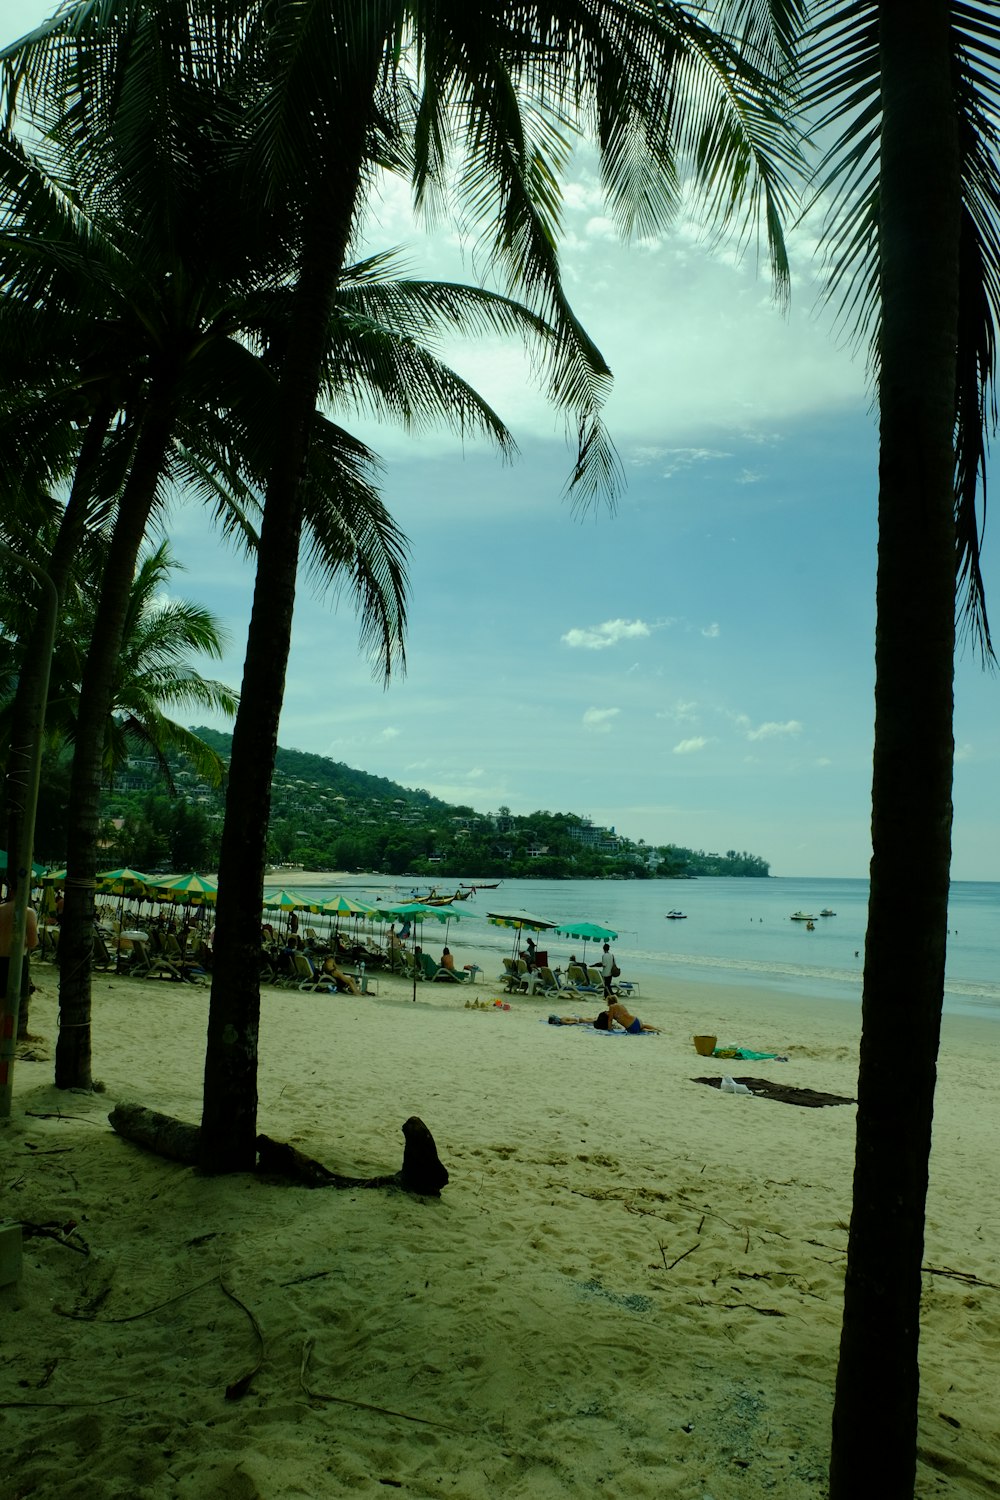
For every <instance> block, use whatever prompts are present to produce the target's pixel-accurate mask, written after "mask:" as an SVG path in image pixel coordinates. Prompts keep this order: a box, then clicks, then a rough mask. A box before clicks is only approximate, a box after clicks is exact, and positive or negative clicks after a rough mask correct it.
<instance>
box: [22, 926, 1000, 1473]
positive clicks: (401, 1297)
mask: <svg viewBox="0 0 1000 1500" xmlns="http://www.w3.org/2000/svg"><path fill="white" fill-rule="evenodd" d="M464 956H465V955H463V957H464ZM494 965H495V959H492V960H490V968H489V969H488V970H487V979H486V981H484V982H483V983H482V984H481V985H479V987H478V988H476V989H473V988H471V987H468V988H467V987H465V986H462V987H458V986H445V985H437V984H433V985H432V984H422V985H420V986H419V987H418V989H417V1002H416V1004H414V1003H413V1002H412V1000H411V998H410V997H411V993H412V991H411V989H410V988H409V987H408V986H406V985H405V984H404V983H403V982H402V981H399V980H387V979H385V978H381V979H380V982H379V991H378V994H377V995H372V996H366V997H361V998H357V999H355V998H351V997H344V996H327V995H322V994H311V993H301V992H299V991H296V990H277V989H273V988H267V989H265V990H264V993H263V1000H262V1021H261V1036H260V1079H259V1086H260V1110H259V1128H260V1129H261V1130H262V1131H266V1132H267V1133H268V1134H269V1135H271V1136H273V1137H276V1138H278V1139H281V1140H285V1141H289V1142H291V1143H293V1144H294V1145H295V1146H297V1147H298V1148H299V1149H300V1150H301V1151H303V1152H306V1153H308V1154H309V1155H310V1156H313V1157H315V1158H317V1159H319V1160H320V1161H322V1162H323V1163H325V1164H326V1165H327V1166H328V1167H330V1168H332V1169H334V1170H336V1171H338V1172H342V1173H346V1174H354V1175H359V1176H367V1175H375V1174H380V1173H386V1172H392V1171H394V1170H396V1168H398V1166H399V1164H400V1162H401V1159H402V1145H403V1139H402V1135H401V1129H400V1127H401V1125H402V1123H403V1121H404V1120H405V1119H406V1118H407V1117H408V1116H410V1115H418V1116H420V1118H422V1119H423V1120H424V1121H425V1122H426V1124H427V1125H428V1126H429V1128H430V1129H431V1131H432V1132H433V1134H434V1137H435V1140H436V1142H437V1146H438V1150H439V1152H440V1155H441V1159H442V1161H443V1162H444V1164H445V1165H446V1166H447V1168H448V1169H449V1172H450V1174H451V1181H450V1184H449V1185H448V1186H447V1187H446V1188H445V1190H444V1193H443V1195H442V1196H441V1198H440V1199H418V1198H413V1197H410V1196H408V1195H406V1194H404V1193H402V1192H398V1191H393V1190H385V1189H379V1190H371V1191H366V1190H361V1189H352V1190H347V1191H337V1190H333V1189H319V1190H315V1191H310V1190H308V1189H306V1188H299V1187H293V1186H288V1185H281V1184H277V1183H275V1182H272V1181H265V1180H261V1179H258V1178H256V1177H253V1176H239V1177H232V1178H226V1179H214V1180H213V1179H209V1178H205V1177H202V1176H201V1175H199V1174H198V1173H197V1172H196V1171H195V1170H193V1169H191V1168H187V1167H182V1166H178V1165H176V1164H172V1163H170V1162H168V1161H166V1160H162V1159H159V1158H157V1157H155V1156H152V1155H149V1154H147V1153H144V1152H143V1151H141V1150H140V1149H139V1148H137V1147H136V1146H134V1145H133V1144H131V1143H130V1142H127V1141H123V1140H122V1139H121V1138H120V1137H118V1136H116V1135H115V1134H114V1132H113V1131H112V1130H111V1128H110V1126H109V1125H108V1122H107V1116H108V1113H109V1111H110V1110H111V1109H112V1107H113V1106H114V1104H115V1103H117V1102H119V1101H124V1100H128V1101H134V1102H137V1103H141V1104H145V1105H148V1106H150V1107H151V1108H154V1109H157V1110H162V1111H164V1112H166V1113H169V1114H173V1115H176V1116H179V1117H181V1118H183V1119H185V1120H188V1121H192V1122H197V1120H198V1118H199V1115H200V1096H201V1075H202V1066H203V1057H204V1036H205V1023H206V1016H207V1008H208V991H207V990H205V989H201V988H198V987H195V986H191V985H183V984H176V983H170V982H165V981H161V982H141V981H134V980H128V979H127V978H115V977H114V976H107V975H99V974H98V975H95V977H94V1075H95V1078H97V1079H99V1080H100V1081H101V1084H102V1085H103V1092H100V1093H97V1092H95V1093H75V1092H59V1091H57V1090H56V1089H55V1088H54V1087H53V1085H52V1062H51V1058H52V1053H53V1050H54V1045H55V1035H56V1029H55V1027H56V1010H55V1000H56V980H55V974H54V971H53V970H51V969H50V968H47V967H46V966H44V965H38V966H37V967H36V982H37V983H38V985H39V992H38V993H37V994H36V995H35V997H34V1000H33V1007H32V1012H31V1023H30V1029H31V1033H32V1036H33V1038H34V1040H33V1041H32V1042H31V1043H30V1044H29V1046H28V1048H27V1051H28V1054H29V1055H28V1057H22V1058H21V1060H19V1061H18V1063H17V1068H16V1074H15V1100H14V1116H13V1119H12V1121H11V1122H10V1124H9V1125H8V1126H6V1127H5V1128H4V1129H3V1131H2V1132H0V1152H2V1183H3V1198H2V1205H3V1206H2V1213H3V1215H4V1216H5V1217H7V1218H8V1219H17V1220H21V1221H24V1222H26V1223H28V1224H38V1225H48V1226H53V1227H55V1228H56V1229H57V1231H58V1232H60V1233H62V1234H63V1235H64V1238H63V1240H62V1241H60V1240H59V1239H56V1238H51V1237H45V1236H37V1235H36V1236H34V1237H32V1238H29V1239H27V1240H26V1241H25V1244H24V1266H23V1275H22V1278H21V1281H20V1284H19V1286H17V1287H16V1288H10V1289H8V1290H7V1291H6V1292H0V1328H2V1347H3V1359H2V1362H0V1423H2V1442H0V1447H2V1453H0V1496H2V1497H3V1500H14V1497H28V1496H31V1497H38V1500H75V1497H80V1500H83V1497H87V1500H93V1497H95V1496H96V1497H100V1500H105V1497H107V1500H112V1497H115V1500H117V1497H120V1500H142V1497H155V1500H161V1497H163V1500H166V1497H169V1500H175V1497H176V1500H218V1497H226V1500H252V1497H257V1496H260V1497H264V1500H290V1497H295V1496H302V1497H322V1496H327V1495H330V1496H337V1495H347V1494H351V1495H359V1496H365V1495H384V1494H386V1493H387V1492H392V1491H394V1490H399V1491H400V1492H401V1493H402V1494H405V1495H410V1496H449V1497H486V1496H496V1495H503V1496H511V1497H519V1500H520V1497H524V1500H528V1497H530V1500H562V1497H569V1496H579V1495H588V1496H592V1495H601V1496H604V1497H605V1500H615V1497H633V1496H634V1497H640V1496H643V1497H644V1496H648V1497H663V1496H670V1497H678V1500H708V1497H711V1500H756V1497H759V1496H764V1495H775V1496H781V1497H782V1500H799V1497H805V1496H810V1497H819V1496H821V1495H823V1494H824V1493H825V1475H826V1463H827V1453H828V1443H829V1426H830V1412H831V1404H832V1390H833V1381H834V1375H835V1366H836V1356H837V1345H838V1338H839V1321H840V1296H841V1285H842V1278H843V1269H844V1252H845V1245H846V1226H847V1220H848V1214H849V1202H850V1184H851V1172H852V1158H853V1146H854V1124H855V1120H854V1115H855V1111H854V1108H853V1107H852V1106H850V1105H847V1106H844V1105H840V1106H831V1107H825V1108H813V1109H805V1108H798V1107H795V1106H792V1105H789V1104H785V1103H780V1102H776V1101H773V1100H769V1099H767V1098H763V1097H757V1096H755V1097H749V1098H747V1097H739V1096H732V1095H725V1094H722V1093H720V1091H719V1090H717V1089H715V1088H708V1087H705V1086H704V1085H702V1084H698V1083H696V1082H693V1081H692V1080H694V1079H696V1078H698V1077H702V1076H707V1075H711V1074H713V1073H715V1074H719V1075H721V1074H722V1073H733V1074H734V1075H736V1074H747V1075H756V1076H758V1077H766V1078H770V1079H774V1080H776V1081H780V1082H781V1083H784V1084H788V1085H791V1086H793V1087H803V1088H809V1089H813V1090H818V1091H822V1092H827V1093H833V1094H838V1095H847V1096H853V1094H854V1093H855V1085H856V1067H857V1029H858V1024H859V1016H858V1012H857V1011H856V1009H855V1008H854V1007H853V1006H851V1005H848V1004H843V1005H836V1004H823V1003H819V1002H807V1001H804V1000H796V999H795V998H794V997H791V996H787V995H781V996H779V995H769V994H767V993H765V992H763V991H759V990H756V991H749V990H745V991H741V990H739V989H737V988H725V987H717V986H701V987H699V986H694V985H687V986H684V987H683V988H682V987H676V988H673V987H672V988H671V990H670V992H669V993H668V992H665V991H661V992H660V993H657V992H656V987H655V985H647V984H646V983H645V981H644V982H643V996H642V998H641V999H640V1000H638V1001H636V1002H635V1008H636V1009H637V1010H638V1011H639V1014H640V1015H641V1016H642V1017H643V1019H644V1020H649V1021H652V1022H655V1023H656V1024H659V1025H662V1026H663V1027H664V1028H665V1032H664V1034H663V1035H661V1036H649V1037H642V1038H633V1037H624V1036H623V1037H610V1038H609V1037H604V1036H601V1035H600V1034H598V1033H594V1032H591V1031H584V1030H581V1029H578V1028H569V1027H566V1028H556V1027H554V1026H548V1025H547V1024H545V1020H544V1018H545V1016H546V1015H547V1014H548V1012H549V1010H550V1009H552V1008H553V1007H552V1006H551V1005H550V1004H548V1003H546V1002H545V1001H543V1000H526V999H518V998H517V997H511V1002H510V1003H511V1009H510V1010H508V1011H498V1010H496V1009H495V1008H494V1009H490V1010H488V1011H487V1010H484V1009H478V1008H476V1009H467V1008H466V1002H467V1001H469V1000H472V999H474V998H479V999H481V1000H483V1001H489V1000H492V999H493V998H494V997H495V996H498V995H500V994H501V991H500V989H499V988H498V987H497V985H496V982H495V980H494V978H493V973H494ZM558 1008H561V1009H563V1010H566V1011H568V1010H569V1009H571V1008H572V1007H567V1006H565V1005H564V1006H562V1007H558ZM576 1009H578V1010H579V1009H580V1007H576ZM584 1009H585V1007H584ZM695 1032H711V1033H714V1034H716V1035H718V1037H719V1038H720V1041H721V1040H726V1041H732V1042H736V1043H740V1044H743V1045H745V1046H747V1047H752V1048H754V1049H756V1050H776V1051H778V1052H780V1053H782V1054H786V1055H787V1057H788V1061H787V1062H780V1063H779V1062H753V1063H739V1062H728V1061H727V1062H719V1061H717V1060H713V1059H705V1058H702V1057H698V1056H697V1055H696V1054H695V1051H694V1048H693V1046H692V1042H691V1038H692V1034H693V1033H695ZM998 1058H1000V1036H998V1032H997V1028H995V1027H990V1026H988V1025H977V1024H975V1023H973V1022H964V1021H959V1020H950V1021H948V1022H946V1025H945V1029H944V1040H943V1046H942V1058H941V1071H940V1086H939V1095H938V1107H937V1114H936V1125H935V1149H934V1158H933V1162H932V1181H931V1192H930V1201H929V1205H928V1226H927V1245H926V1252H925V1265H926V1266H927V1267H928V1268H934V1269H928V1270H927V1273H926V1275H925V1278H924V1313H923V1317H924V1321H923V1345H922V1394H921V1432H920V1442H921V1454H920V1473H919V1483H918V1494H919V1495H920V1496H928V1497H929V1496H931V1495H934V1496H946V1497H947V1496H956V1497H957V1496H962V1497H966V1496H968V1497H973V1496H986V1495H995V1494H996V1493H997V1489H998V1485H997V1479H996V1476H997V1473H998V1469H1000V1431H998V1414H997V1406H996V1399H995V1393H996V1389H997V1375H998V1354H1000V1290H998V1284H1000V1268H998V1265H997V1259H998V1256H997V1246H998V1244H1000V1203H998V1195H997V1193H996V1190H995V1175H996V1174H995V1140H996V1127H995V1118H996V1105H995V1101H996V1095H997V1085H996V1078H997V1063H998ZM84 1252H86V1253H84ZM255 1325H256V1326H255ZM258 1330H259V1331H258ZM258 1367H259V1368H258ZM255 1370H256V1373H254V1374H253V1375H252V1378H251V1379H249V1380H247V1381H244V1379H243V1377H245V1376H247V1375H249V1374H250V1372H252V1371H255ZM234 1386H235V1387H236V1389H235V1390H234V1389H232V1388H233V1387H234ZM244 1387H245V1393H244V1394H240V1391H241V1390H243V1389H244ZM227 1388H229V1395H228V1397H227ZM872 1435H873V1436H872V1440H873V1442H875V1441H877V1440H878V1414H877V1413H873V1414H872Z"/></svg>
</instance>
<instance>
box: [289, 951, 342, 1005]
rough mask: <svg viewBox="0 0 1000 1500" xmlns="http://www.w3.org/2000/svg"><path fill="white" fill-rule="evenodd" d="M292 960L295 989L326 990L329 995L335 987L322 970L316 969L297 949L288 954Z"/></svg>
mask: <svg viewBox="0 0 1000 1500" xmlns="http://www.w3.org/2000/svg"><path fill="white" fill-rule="evenodd" d="M289 957H290V958H291V960H292V970H293V972H294V975H295V981H296V988H297V989H300V990H326V991H327V993H328V994H329V993H330V991H331V990H335V989H336V988H337V986H336V985H335V984H334V982H333V980H332V978H331V977H330V975H328V974H324V973H323V971H322V969H317V967H316V965H315V964H314V963H313V961H312V959H311V958H309V956H308V955H307V954H305V953H302V952H300V951H299V949H298V948H296V949H295V950H294V952H293V953H291V954H289Z"/></svg>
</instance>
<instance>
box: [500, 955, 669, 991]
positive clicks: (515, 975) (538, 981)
mask: <svg viewBox="0 0 1000 1500" xmlns="http://www.w3.org/2000/svg"><path fill="white" fill-rule="evenodd" d="M503 968H504V971H503V973H502V974H501V975H500V982H501V984H503V985H504V986H505V987H506V990H507V993H508V994H514V993H519V994H522V995H544V996H546V997H547V998H548V999H550V1000H576V999H578V998H579V997H580V995H603V994H604V976H603V974H602V973H601V971H600V969H593V968H589V967H585V966H584V965H583V964H570V966H569V968H568V969H567V970H566V976H565V978H562V976H560V977H559V978H557V977H556V975H555V973H554V972H553V970H552V968H551V967H550V966H549V965H548V964H543V965H542V966H541V967H540V968H537V969H529V968H528V965H527V964H526V963H525V961H524V959H523V958H517V959H515V958H505V959H504V961H503ZM611 988H612V990H613V991H614V992H615V994H617V995H626V996H631V995H637V994H638V993H639V986H638V984H637V983H636V982H635V981H634V980H628V979H625V980H618V981H616V983H614V984H613V985H612V986H611Z"/></svg>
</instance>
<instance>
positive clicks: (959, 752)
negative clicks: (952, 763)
mask: <svg viewBox="0 0 1000 1500" xmlns="http://www.w3.org/2000/svg"><path fill="white" fill-rule="evenodd" d="M975 754H976V752H975V750H974V749H973V747H972V746H971V745H956V746H955V759H956V760H972V759H974V757H975Z"/></svg>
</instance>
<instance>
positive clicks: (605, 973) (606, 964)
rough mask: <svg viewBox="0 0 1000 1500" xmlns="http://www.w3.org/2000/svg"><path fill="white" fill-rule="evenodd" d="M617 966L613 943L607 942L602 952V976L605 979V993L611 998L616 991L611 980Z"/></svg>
mask: <svg viewBox="0 0 1000 1500" xmlns="http://www.w3.org/2000/svg"><path fill="white" fill-rule="evenodd" d="M617 967H618V965H617V964H616V963H615V955H614V954H613V953H612V951H611V944H610V943H605V944H604V949H603V952H602V953H601V977H602V979H603V980H604V993H605V995H606V996H607V997H608V999H609V1000H610V998H611V996H612V994H613V993H614V991H613V990H612V988H611V981H612V979H613V978H614V976H615V970H616V969H617Z"/></svg>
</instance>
